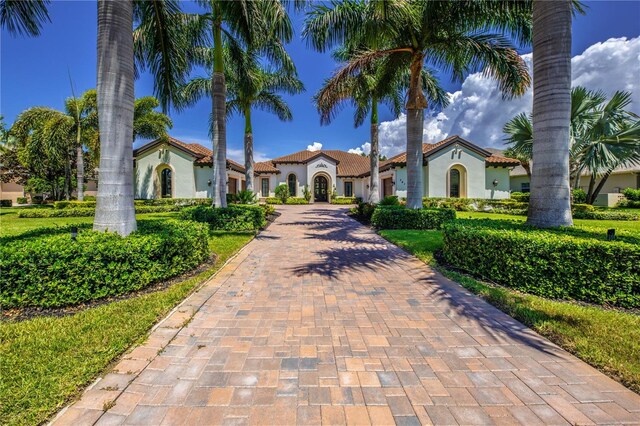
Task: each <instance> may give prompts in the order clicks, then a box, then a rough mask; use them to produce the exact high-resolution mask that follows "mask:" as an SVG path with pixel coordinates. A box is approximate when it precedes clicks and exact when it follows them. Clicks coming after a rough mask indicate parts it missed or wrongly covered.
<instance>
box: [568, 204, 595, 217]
mask: <svg viewBox="0 0 640 426" xmlns="http://www.w3.org/2000/svg"><path fill="white" fill-rule="evenodd" d="M595 210H596V208H595V207H593V206H592V205H591V204H572V205H571V212H572V213H573V214H574V215H575V214H576V212H577V213H586V212H593V211H595Z"/></svg>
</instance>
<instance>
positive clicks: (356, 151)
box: [347, 142, 371, 155]
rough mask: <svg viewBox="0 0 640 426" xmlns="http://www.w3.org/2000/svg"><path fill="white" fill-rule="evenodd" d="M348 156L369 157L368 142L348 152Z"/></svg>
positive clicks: (369, 148) (369, 146) (369, 145)
mask: <svg viewBox="0 0 640 426" xmlns="http://www.w3.org/2000/svg"><path fill="white" fill-rule="evenodd" d="M347 152H349V153H350V154H358V155H362V154H364V155H369V153H370V152H371V144H370V143H369V142H365V143H363V144H362V145H360V146H359V147H357V148H351V149H350V150H349V151H347Z"/></svg>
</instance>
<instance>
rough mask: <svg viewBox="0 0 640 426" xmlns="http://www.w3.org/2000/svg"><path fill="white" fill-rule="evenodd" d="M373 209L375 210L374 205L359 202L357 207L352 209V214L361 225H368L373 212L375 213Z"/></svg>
mask: <svg viewBox="0 0 640 426" xmlns="http://www.w3.org/2000/svg"><path fill="white" fill-rule="evenodd" d="M375 209H376V205H375V204H371V203H364V202H362V201H360V202H359V203H358V205H357V206H356V207H355V208H353V210H352V213H353V215H354V216H355V217H356V218H357V219H358V220H359V221H361V222H363V223H370V222H371V216H372V215H373V212H374V211H375Z"/></svg>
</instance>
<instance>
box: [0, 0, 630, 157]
mask: <svg viewBox="0 0 640 426" xmlns="http://www.w3.org/2000/svg"><path fill="white" fill-rule="evenodd" d="M586 4H587V5H588V7H589V9H588V12H587V14H586V15H585V16H578V17H577V18H576V19H575V21H574V25H573V49H572V50H573V55H578V54H581V53H582V52H584V51H585V50H586V49H587V48H589V47H590V46H592V45H593V44H595V43H598V42H604V41H605V40H607V39H609V38H613V37H627V38H634V37H638V36H640V2H638V1H598V2H592V1H588V2H586ZM50 14H51V19H52V22H51V23H50V24H47V25H46V26H45V27H44V29H43V32H42V35H41V36H40V37H39V38H32V39H28V38H14V37H11V36H9V35H8V34H7V33H6V32H4V31H3V32H2V34H1V36H2V39H1V53H0V61H1V62H0V71H1V75H0V112H1V114H2V115H4V118H5V122H6V123H8V124H11V123H12V122H13V120H14V119H15V117H16V116H17V115H18V114H19V113H20V112H21V111H22V110H24V109H26V108H29V107H32V106H37V105H44V106H50V107H53V108H62V107H63V102H64V99H65V98H66V97H68V96H69V95H70V87H69V76H68V73H69V72H70V73H71V76H72V78H73V83H74V86H75V88H76V91H77V92H81V91H84V90H87V89H90V88H93V87H95V76H96V32H97V30H96V27H97V23H96V4H95V2H91V1H55V2H53V4H52V5H51V6H50ZM303 18H304V16H303V15H301V14H298V15H294V16H293V17H292V20H293V23H294V26H295V28H296V36H295V38H294V40H293V42H292V43H291V44H290V45H289V47H288V50H289V52H290V54H291V56H292V58H293V59H294V61H295V62H296V64H297V67H298V72H299V75H300V78H301V79H302V81H303V82H304V84H305V87H306V89H307V91H306V92H305V93H303V94H300V95H296V96H293V97H288V101H289V104H290V107H291V109H292V111H293V114H294V120H293V122H287V123H281V122H279V121H278V120H277V119H276V118H275V117H273V116H271V115H269V114H266V113H261V112H256V113H255V114H254V123H253V130H254V141H255V151H256V153H257V157H258V158H257V159H258V160H259V159H261V158H264V157H266V158H272V157H276V156H279V155H283V154H286V153H290V152H293V151H297V150H300V149H305V148H306V147H307V145H309V144H312V143H313V142H321V143H322V144H323V147H324V148H330V149H345V150H346V149H349V148H355V147H358V146H360V145H361V144H363V143H364V142H366V141H367V140H368V132H369V131H368V126H363V127H361V128H359V129H354V127H353V122H352V113H351V111H350V110H348V109H345V110H344V111H343V113H342V114H341V115H340V116H339V117H338V118H337V119H336V120H335V121H334V122H333V123H332V124H331V125H330V126H320V123H319V119H318V115H317V112H316V110H315V108H314V107H313V105H312V101H311V97H312V95H313V93H315V92H316V91H317V90H318V89H319V88H320V86H321V84H322V82H323V80H324V79H325V78H326V77H327V76H329V75H330V74H331V72H332V71H334V70H335V67H336V64H335V63H334V62H333V61H332V59H331V58H330V56H329V55H328V54H320V53H317V52H314V51H312V50H311V49H309V48H308V47H307V46H306V43H305V42H304V41H303V40H301V38H300V32H301V28H302V22H303ZM528 51H529V49H522V53H527V52H528ZM638 78H640V77H638ZM442 83H443V85H444V86H445V88H446V89H447V90H448V91H450V92H456V91H459V90H460V89H461V84H460V83H453V82H451V81H449V80H448V79H447V78H446V77H445V78H444V79H443V81H442ZM633 86H634V87H637V84H634V85H633ZM152 93H153V85H152V82H151V79H150V78H149V76H148V75H142V76H141V78H140V79H139V80H138V81H137V82H136V97H140V96H145V95H150V94H152ZM209 108H210V103H209V101H208V100H203V101H202V102H201V103H199V104H197V105H195V106H194V107H192V108H190V109H188V110H185V111H183V112H181V113H177V112H175V111H172V113H171V117H172V119H173V121H174V128H173V129H172V130H171V134H172V135H174V136H176V137H178V138H181V139H183V140H185V141H187V142H200V143H203V144H205V145H209V143H207V140H208V136H207V126H208V124H207V120H208V115H209V111H210V109H209ZM380 118H381V121H391V122H393V119H394V117H393V116H392V115H391V114H390V113H389V112H388V111H384V110H383V111H382V113H381V117H380ZM243 125H244V122H243V120H242V119H240V118H233V119H231V120H230V122H229V124H228V126H227V129H228V134H227V142H228V144H229V153H230V156H232V157H233V156H234V155H235V156H236V157H237V155H238V153H239V152H241V151H240V150H241V148H242V135H243Z"/></svg>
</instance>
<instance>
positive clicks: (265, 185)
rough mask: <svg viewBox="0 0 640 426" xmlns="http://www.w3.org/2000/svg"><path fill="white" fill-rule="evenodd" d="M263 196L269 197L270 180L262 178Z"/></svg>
mask: <svg viewBox="0 0 640 426" xmlns="http://www.w3.org/2000/svg"><path fill="white" fill-rule="evenodd" d="M261 183H262V196H263V197H268V196H269V178H262V182H261Z"/></svg>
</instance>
